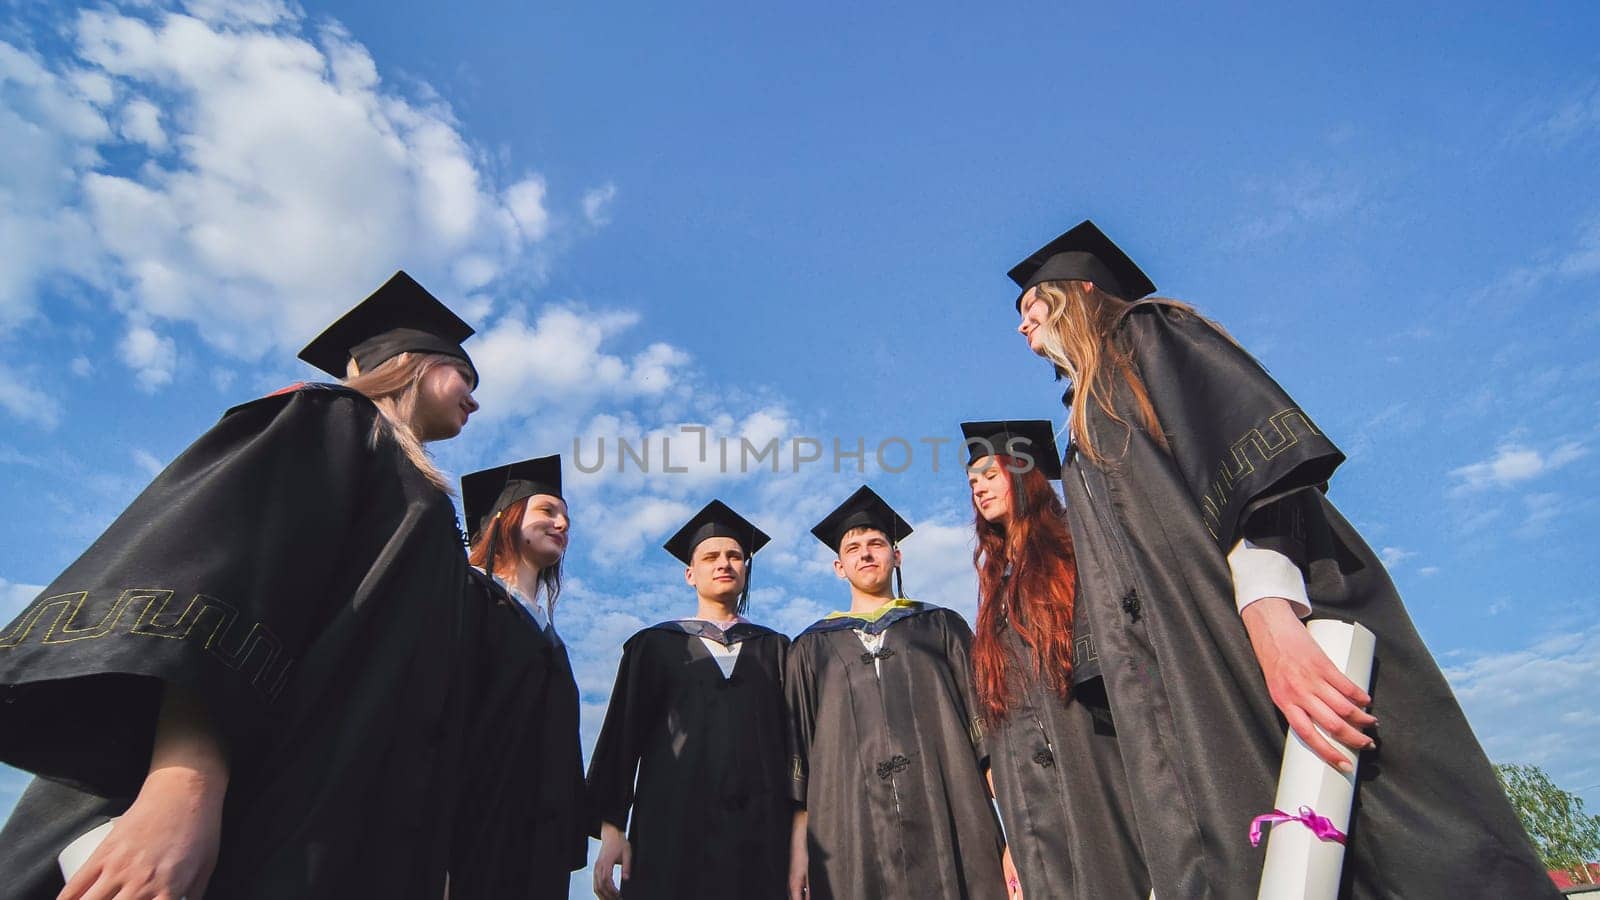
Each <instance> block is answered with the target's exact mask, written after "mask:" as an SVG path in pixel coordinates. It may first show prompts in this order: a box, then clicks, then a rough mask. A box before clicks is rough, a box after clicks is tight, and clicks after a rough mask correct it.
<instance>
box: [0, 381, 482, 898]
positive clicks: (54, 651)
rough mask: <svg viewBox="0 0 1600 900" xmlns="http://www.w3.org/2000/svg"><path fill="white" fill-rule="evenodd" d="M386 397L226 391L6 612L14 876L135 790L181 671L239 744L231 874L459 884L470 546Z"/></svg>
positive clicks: (3, 707)
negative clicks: (415, 461) (381, 414)
mask: <svg viewBox="0 0 1600 900" xmlns="http://www.w3.org/2000/svg"><path fill="white" fill-rule="evenodd" d="M377 416H378V412H377V408H376V407H375V406H374V405H373V404H372V403H371V401H369V400H367V399H366V398H365V397H362V396H361V395H359V394H357V393H355V392H354V391H350V390H348V389H345V388H341V387H336V386H317V385H309V386H302V387H300V388H298V389H294V390H289V391H286V392H280V393H279V394H277V395H274V396H271V397H266V398H262V399H260V400H256V401H254V402H251V403H247V404H244V405H242V406H239V407H236V408H234V409H232V410H229V411H228V413H227V414H225V415H224V416H223V418H222V420H221V421H220V422H219V423H218V424H217V425H216V426H215V427H213V428H212V429H211V430H210V431H209V432H207V433H206V434H205V435H203V436H202V437H201V438H200V439H199V440H197V441H196V442H195V443H194V444H193V445H192V446H190V447H189V448H188V449H187V450H186V451H184V453H183V454H182V455H181V456H179V457H178V458H177V459H176V460H175V461H173V463H172V464H171V465H170V466H168V467H167V469H166V470H165V471H163V472H162V473H161V474H160V475H159V476H157V478H156V479H155V481H154V482H152V483H151V485H150V486H149V487H148V488H146V489H145V491H144V492H143V493H142V494H140V495H139V497H138V498H137V499H135V500H134V501H133V504H132V505H131V506H129V507H128V509H127V510H126V511H124V512H123V513H122V515H121V516H119V517H118V518H117V520H116V521H115V522H113V523H112V525H111V526H110V527H109V528H108V529H106V531H105V533H104V534H102V535H101V536H100V538H99V539H98V540H96V541H95V542H94V544H93V545H92V546H91V547H90V548H89V549H88V550H87V551H86V552H85V553H84V554H83V555H82V556H80V557H79V558H78V559H77V561H75V562H74V563H72V565H71V566H69V567H68V568H67V570H66V571H65V572H63V573H62V574H61V575H60V576H59V577H57V578H56V579H55V581H53V582H52V583H51V584H50V586H49V587H47V588H46V589H45V590H44V592H43V593H42V594H40V596H39V598H38V599H37V600H36V601H34V603H33V604H31V605H30V606H29V607H28V608H27V609H26V610H24V611H23V613H22V615H21V616H20V617H19V618H17V619H16V620H15V621H14V622H12V623H11V624H10V625H8V626H6V627H5V628H4V629H0V761H4V762H6V763H7V764H9V765H13V766H17V767H18V768H22V769H26V770H29V771H32V772H34V773H35V774H36V775H38V776H39V777H38V778H36V779H35V781H34V782H33V784H32V785H31V786H30V787H29V789H28V790H27V792H25V793H24V795H23V797H22V798H21V800H20V801H19V803H18V805H17V808H16V810H15V811H14V813H13V815H12V817H11V819H10V820H9V821H8V823H7V825H6V827H5V830H4V831H3V832H0V872H4V874H5V879H4V881H3V882H0V885H3V886H0V893H3V894H4V896H6V897H27V898H32V897H54V896H55V892H56V891H57V890H59V888H60V887H61V878H60V874H59V872H58V870H57V869H56V862H55V856H56V853H57V852H58V851H59V850H60V849H61V848H62V846H63V845H65V844H66V843H67V842H68V841H70V840H71V839H72V838H75V837H77V836H78V835H79V834H82V833H83V832H85V831H87V830H89V829H90V828H92V827H93V826H95V825H97V824H99V823H101V822H103V821H105V819H106V817H107V816H110V815H116V814H119V813H121V812H122V811H124V810H125V809H126V808H127V806H128V805H129V803H131V801H132V798H133V796H134V795H135V794H136V792H137V790H138V788H139V786H140V784H141V783H142V781H143V778H144V775H145V772H146V768H147V766H148V764H149V759H150V751H151V744H152V740H153V736H154V725H155V721H156V717H157V711H158V708H159V702H160V695H161V690H162V685H163V683H170V684H175V685H181V686H182V687H183V688H185V689H186V690H187V691H188V692H189V693H191V694H192V695H194V696H196V697H198V698H200V699H201V700H202V701H203V702H204V703H205V704H206V705H207V707H208V709H209V712H210V716H211V720H212V722H213V723H214V725H215V727H216V728H217V729H218V731H219V733H220V735H221V737H222V739H223V742H224V745H225V749H226V752H227V754H228V758H229V783H228V790H227V796H226V801H225V804H224V814H223V815H224V818H223V827H222V834H221V848H220V853H219V857H218V861H217V869H216V872H215V874H214V876H213V878H212V881H211V885H210V889H209V891H208V894H207V896H209V897H214V898H234V897H261V898H282V897H296V898H347V897H356V896H369V897H376V896H382V897H416V898H427V900H436V898H438V897H439V896H441V895H442V892H443V890H444V877H445V869H446V856H447V853H448V850H449V847H450V829H451V826H452V812H453V811H454V802H453V800H454V793H455V790H456V784H455V778H456V775H457V774H458V772H459V771H460V768H461V766H462V760H461V757H460V750H461V744H460V739H461V736H462V735H463V734H464V731H465V729H464V725H465V709H466V706H465V701H464V697H463V696H462V688H463V686H464V678H463V675H464V673H463V671H462V664H463V662H464V660H465V658H466V654H464V653H463V652H462V643H463V640H464V639H465V637H466V636H467V635H470V634H472V633H474V632H475V631H476V630H477V629H478V627H479V625H478V624H477V623H476V622H475V621H473V619H474V616H475V613H476V610H477V609H479V608H481V606H482V605H481V604H474V605H464V604H462V603H461V602H460V601H461V599H462V594H463V589H464V587H465V585H466V559H465V556H464V554H463V552H462V548H461V540H460V536H459V532H458V530H457V528H456V519H455V513H454V509H453V507H452V506H451V504H450V501H449V498H448V497H446V496H445V495H444V494H443V493H441V492H440V491H439V490H438V489H437V488H435V487H434V486H433V485H432V484H430V483H429V482H428V481H427V479H426V478H425V477H424V476H423V475H422V473H421V472H419V471H418V470H417V469H416V467H415V466H413V465H411V463H410V462H408V461H407V460H406V459H405V457H404V456H403V454H402V453H401V451H400V449H399V447H398V445H396V444H395V442H394V441H393V439H392V438H388V437H379V438H376V439H375V438H374V424H375V422H376V421H377Z"/></svg>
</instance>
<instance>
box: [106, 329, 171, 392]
mask: <svg viewBox="0 0 1600 900" xmlns="http://www.w3.org/2000/svg"><path fill="white" fill-rule="evenodd" d="M117 352H118V353H119V354H120V355H121V357H122V361H123V362H124V363H126V364H127V365H128V368H130V369H132V370H133V371H134V376H135V378H136V379H137V380H138V382H139V387H140V389H141V390H144V391H147V392H151V391H155V390H157V389H159V388H162V387H165V386H166V385H167V384H169V383H170V382H171V381H172V373H173V371H174V370H176V369H177V367H178V345H177V344H176V343H174V342H173V340H172V338H169V337H163V336H161V335H159V334H157V333H156V332H155V331H154V330H152V329H150V328H148V327H146V326H143V325H134V326H132V327H130V328H129V329H128V333H127V334H125V335H123V338H122V343H121V344H120V345H118V347H117Z"/></svg>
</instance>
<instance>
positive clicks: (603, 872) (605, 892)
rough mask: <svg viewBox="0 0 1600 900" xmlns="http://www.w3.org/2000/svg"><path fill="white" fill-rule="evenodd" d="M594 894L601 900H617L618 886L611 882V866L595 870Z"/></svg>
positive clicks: (597, 867)
mask: <svg viewBox="0 0 1600 900" xmlns="http://www.w3.org/2000/svg"><path fill="white" fill-rule="evenodd" d="M594 895H595V896H596V897H599V898H600V900H617V886H616V885H615V884H612V883H611V867H610V866H606V867H605V868H604V869H601V868H600V867H599V866H596V867H595V870H594Z"/></svg>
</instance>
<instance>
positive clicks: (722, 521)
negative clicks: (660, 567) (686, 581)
mask: <svg viewBox="0 0 1600 900" xmlns="http://www.w3.org/2000/svg"><path fill="white" fill-rule="evenodd" d="M714 537H728V538H733V539H734V540H736V541H738V542H739V546H740V547H743V548H744V552H745V556H746V557H751V556H754V555H755V553H756V551H757V550H760V549H761V548H762V547H765V546H766V545H767V542H768V541H770V540H772V538H770V537H767V535H766V534H765V533H764V532H762V530H761V529H759V528H757V527H756V526H755V525H753V524H752V523H751V522H750V521H749V520H748V519H746V518H745V517H744V516H741V515H739V514H738V513H736V512H734V511H733V510H732V509H731V508H730V507H729V506H728V505H727V504H726V503H723V502H722V501H721V500H713V501H711V502H710V503H707V504H706V505H705V508H704V509H702V510H700V511H699V512H697V513H695V514H694V518H691V519H690V520H689V521H688V522H685V523H684V526H683V527H682V528H680V529H678V533H677V534H675V535H673V536H672V537H670V538H668V539H667V542H666V543H665V544H663V545H662V546H664V547H665V548H666V550H667V552H668V553H671V554H672V555H673V556H675V557H677V558H678V559H679V560H680V561H682V562H683V564H684V565H686V566H687V565H689V564H690V562H691V560H693V559H694V548H696V547H698V546H700V542H701V541H704V540H706V539H708V538H714Z"/></svg>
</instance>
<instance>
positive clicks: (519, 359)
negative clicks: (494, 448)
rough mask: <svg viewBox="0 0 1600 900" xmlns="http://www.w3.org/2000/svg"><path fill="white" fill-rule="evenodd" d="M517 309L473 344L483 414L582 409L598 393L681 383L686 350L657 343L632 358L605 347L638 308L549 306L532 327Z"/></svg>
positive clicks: (620, 394) (649, 391)
mask: <svg viewBox="0 0 1600 900" xmlns="http://www.w3.org/2000/svg"><path fill="white" fill-rule="evenodd" d="M523 315H524V314H523V312H522V311H520V310H518V311H516V312H513V313H511V314H509V315H507V316H506V317H505V318H503V319H501V320H500V321H499V322H498V323H497V324H496V325H495V326H494V327H493V328H491V329H490V330H489V331H487V332H485V333H483V334H481V335H479V336H478V337H476V338H474V339H473V342H472V358H473V360H474V361H475V362H476V363H477V364H478V369H479V371H480V372H482V373H483V386H482V387H481V388H479V390H478V392H477V397H478V400H479V401H480V402H481V403H482V404H483V413H482V414H481V415H482V417H483V418H484V419H487V420H494V419H497V418H502V417H507V416H514V415H518V414H525V413H528V412H531V411H533V410H534V409H537V408H540V407H543V406H547V405H550V404H556V405H567V406H579V407H581V406H584V405H587V404H588V403H591V402H593V401H594V400H595V399H597V398H602V397H606V398H626V397H636V396H648V395H654V394H660V393H662V392H663V391H666V390H667V389H668V388H670V387H672V386H673V384H675V383H676V381H677V377H678V374H679V372H680V371H681V370H682V368H683V367H684V366H686V365H687V363H688V361H689V357H688V355H687V354H686V353H684V352H682V351H681V350H678V349H677V348H674V347H672V346H670V345H667V344H660V343H658V344H652V345H650V346H649V347H646V348H645V349H644V350H643V351H641V352H640V353H638V354H636V355H635V356H634V357H633V359H631V360H628V359H624V358H623V357H622V356H620V355H617V354H614V353H608V352H605V351H604V350H602V347H601V345H602V344H603V343H605V342H606V341H607V340H608V339H610V338H613V337H615V336H617V335H619V334H621V333H622V332H624V331H626V330H628V329H629V328H632V327H633V326H634V325H635V324H637V323H638V321H639V317H638V316H637V315H636V314H634V313H621V312H590V311H586V310H582V309H578V308H576V307H564V306H551V307H546V308H544V309H543V310H542V311H541V312H540V313H539V316H538V318H537V319H535V320H534V322H533V324H531V325H530V324H528V323H527V321H526V319H525V318H523Z"/></svg>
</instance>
